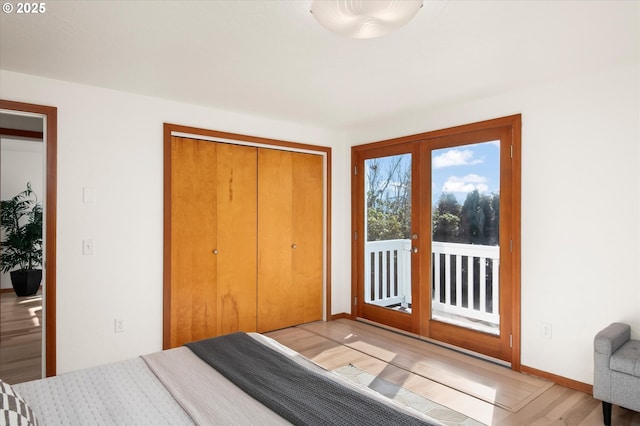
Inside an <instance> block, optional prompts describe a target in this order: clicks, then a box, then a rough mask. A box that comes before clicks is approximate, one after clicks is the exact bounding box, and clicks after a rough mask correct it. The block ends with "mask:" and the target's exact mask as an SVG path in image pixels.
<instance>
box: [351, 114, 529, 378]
mask: <svg viewBox="0 0 640 426" xmlns="http://www.w3.org/2000/svg"><path fill="white" fill-rule="evenodd" d="M519 150H520V116H511V117H505V118H502V119H496V120H490V121H486V122H481V123H475V124H471V125H465V126H460V127H456V128H452V129H445V130H442V131H437V132H430V133H425V134H421V135H415V136H410V137H405V138H401V139H395V140H391V141H383V142H378V143H375V144H370V145H362V146H357V147H354V148H353V149H352V157H353V161H354V179H353V182H354V191H353V194H354V195H353V197H354V199H353V208H354V213H355V214H354V223H353V226H354V262H355V265H356V267H355V268H354V285H353V288H354V296H355V307H356V310H355V316H356V317H359V318H363V319H366V320H370V321H374V322H377V323H381V324H385V325H388V326H391V327H394V328H398V329H401V330H405V331H408V332H411V333H414V334H417V335H420V336H424V337H428V338H430V339H435V340H439V341H442V342H444V343H447V344H451V345H454V346H457V347H461V348H464V349H468V350H471V351H474V352H477V353H482V354H485V355H488V356H491V357H493V358H497V359H501V360H504V361H507V362H510V363H511V364H512V366H513V368H515V369H519V318H520V299H519V298H520V292H519V288H520V283H519V274H518V272H519V235H520V234H519V224H520V220H519V217H520V208H519V200H520V196H519V185H520V173H519Z"/></svg>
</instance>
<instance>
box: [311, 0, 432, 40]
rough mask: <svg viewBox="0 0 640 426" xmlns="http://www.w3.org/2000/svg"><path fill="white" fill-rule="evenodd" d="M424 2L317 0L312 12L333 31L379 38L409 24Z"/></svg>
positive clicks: (417, 0) (340, 33)
mask: <svg viewBox="0 0 640 426" xmlns="http://www.w3.org/2000/svg"><path fill="white" fill-rule="evenodd" d="M421 7H422V0H313V1H312V2H311V13H312V14H313V17H314V18H316V20H317V21H318V22H319V23H320V25H322V26H323V27H325V28H326V29H328V30H329V31H331V32H334V33H336V34H339V35H341V36H345V37H352V38H375V37H380V36H383V35H385V34H388V33H390V32H391V31H393V30H396V29H398V28H400V27H402V26H403V25H405V24H407V23H408V22H409V21H410V20H411V19H412V18H413V17H414V16H415V15H416V13H418V11H419V10H420V8H421Z"/></svg>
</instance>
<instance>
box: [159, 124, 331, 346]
mask: <svg viewBox="0 0 640 426" xmlns="http://www.w3.org/2000/svg"><path fill="white" fill-rule="evenodd" d="M163 133H164V229H163V234H164V236H163V240H164V254H163V264H164V271H163V334H162V336H163V349H168V348H170V340H171V137H172V136H179V137H185V138H193V139H201V140H209V141H212V142H223V143H232V144H236V145H245V146H255V147H258V148H270V149H279V150H286V151H292V152H304V153H310V154H316V155H320V156H322V157H323V169H324V170H323V175H324V179H323V194H324V197H323V198H324V202H323V217H324V231H323V246H324V247H323V279H322V288H323V320H324V321H328V320H330V319H331V148H330V147H325V146H319V145H309V144H303V143H298V142H291V141H282V140H277V139H269V138H262V137H257V136H250V135H243V134H237V133H228V132H221V131H217V130H208V129H201V128H196V127H189V126H182V125H179V124H171V123H164V132H163Z"/></svg>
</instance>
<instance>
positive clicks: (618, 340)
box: [594, 322, 631, 356]
mask: <svg viewBox="0 0 640 426" xmlns="http://www.w3.org/2000/svg"><path fill="white" fill-rule="evenodd" d="M629 339H631V327H630V326H629V325H627V324H623V323H620V322H614V323H613V324H611V325H609V326H608V327H607V328H605V329H604V330H602V331H600V332H599V333H598V334H596V337H595V339H594V350H595V352H596V353H599V354H602V355H608V356H611V355H613V353H614V352H615V351H617V350H618V349H619V348H620V346H622V345H624V344H625V343H626V342H627V341H629Z"/></svg>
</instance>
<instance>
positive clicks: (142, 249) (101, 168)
mask: <svg viewBox="0 0 640 426" xmlns="http://www.w3.org/2000/svg"><path fill="white" fill-rule="evenodd" d="M639 75H640V70H639V69H638V66H637V65H636V66H631V67H626V68H619V69H615V70H611V71H608V72H603V73H601V74H597V75H591V76H586V77H582V78H579V79H575V80H571V81H565V82H558V83H555V84H548V85H545V86H540V87H535V88H532V89H530V90H526V91H520V92H513V93H508V94H504V95H500V96H496V97H492V98H487V99H483V100H478V101H475V102H470V103H466V104H461V105H457V106H446V107H443V108H440V109H438V110H425V111H422V112H420V113H416V114H412V115H407V116H405V117H403V118H402V119H398V120H390V121H386V122H384V123H370V124H369V125H367V126H362V127H359V128H354V129H350V130H349V131H348V132H347V133H346V134H345V135H346V136H343V135H342V134H339V133H337V132H331V131H327V130H323V129H317V128H311V127H305V126H301V125H296V124H291V123H282V122H276V121H272V120H268V119H264V118H258V117H251V116H247V115H242V114H235V113H230V112H224V111H219V110H212V109H206V108H201V107H196V106H192V105H186V104H180V103H175V102H170V101H165V100H159V99H153V98H148V97H142V96H137V95H132V94H126V93H121V92H115V91H110V90H104V89H99V88H95V87H88V86H81V85H76V84H70V83H64V82H59V81H54V80H48V79H42V78H38V77H32V76H27V75H23V74H16V73H12V72H5V71H0V92H1V93H2V97H3V98H4V99H11V100H17V101H23V102H32V103H39V104H45V105H54V106H57V107H58V245H57V253H58V275H57V285H58V323H57V330H58V371H59V372H60V373H62V372H66V371H71V370H75V369H78V368H82V367H86V366H91V365H96V364H100V363H104V362H109V361H114V360H118V359H124V358H128V357H131V356H135V355H138V354H142V353H146V352H152V351H156V350H159V349H160V348H161V344H162V172H163V169H162V123H163V122H165V121H166V122H173V123H177V124H183V125H190V126H196V127H204V128H210V129H217V130H225V131H231V132H237V133H245V134H252V135H257V136H263V137H270V138H276V139H285V140H294V141H298V142H305V143H312V144H318V145H329V146H332V147H333V176H332V180H333V187H332V189H333V200H332V203H333V204H332V207H333V208H332V210H333V212H332V226H333V234H332V271H333V273H332V284H333V286H332V303H333V306H332V308H333V313H340V312H348V311H349V308H350V299H349V296H350V291H351V287H350V268H351V265H350V238H349V235H350V226H351V225H350V220H351V219H350V217H351V216H350V185H349V182H350V158H349V157H350V148H349V146H350V145H355V144H360V143H366V142H372V141H378V140H383V139H388V138H392V137H398V136H402V135H408V134H415V133H420V132H425V131H429V130H435V129H440V128H445V127H449V126H453V125H459V124H465V123H470V122H475V121H480V120H485V119H490V118H496V117H500V116H504V115H510V114H516V113H522V117H523V154H522V160H523V164H522V362H523V364H525V365H527V366H529V367H533V368H536V369H540V370H543V371H548V372H550V373H554V374H558V375H561V376H564V377H568V378H570V379H574V380H578V381H581V382H585V383H591V382H592V339H593V335H594V334H595V333H596V331H597V330H598V329H600V328H602V327H603V326H605V325H607V324H608V323H610V322H612V321H617V320H623V321H627V322H629V323H630V324H631V325H632V327H633V328H634V334H635V336H638V335H639V333H640V268H639V267H638V264H639V261H640V250H639V243H640V223H639V222H640V206H639V204H640V167H639V166H640V153H639V148H638V145H639V140H640V124H639V120H638V118H639V117H640V106H639V105H638V104H639V96H638V94H639V93H640V84H639V81H638V80H639ZM345 138H346V140H345ZM83 186H91V187H94V188H96V192H97V202H96V203H95V204H92V205H91V204H89V205H86V204H82V188H83ZM88 237H91V238H93V239H94V240H95V255H94V256H82V254H81V241H82V239H83V238H88ZM115 316H120V317H122V318H124V319H125V321H126V323H127V331H126V332H125V333H122V334H114V333H113V318H114V317H115ZM542 321H544V322H549V323H551V324H552V325H553V338H552V339H551V340H544V339H542V338H541V333H540V323H541V322H542Z"/></svg>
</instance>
